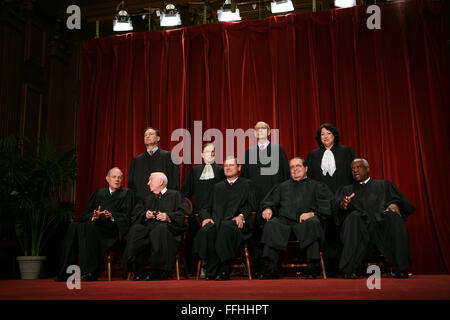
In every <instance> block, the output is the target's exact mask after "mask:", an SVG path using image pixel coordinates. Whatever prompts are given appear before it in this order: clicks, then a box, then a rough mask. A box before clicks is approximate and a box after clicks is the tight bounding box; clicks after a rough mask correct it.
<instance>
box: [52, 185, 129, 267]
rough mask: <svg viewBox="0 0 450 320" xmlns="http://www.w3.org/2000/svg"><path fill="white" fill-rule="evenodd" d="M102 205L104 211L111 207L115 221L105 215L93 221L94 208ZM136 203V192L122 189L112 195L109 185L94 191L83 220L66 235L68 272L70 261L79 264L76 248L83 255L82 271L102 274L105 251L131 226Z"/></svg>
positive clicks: (64, 250) (64, 252)
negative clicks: (134, 193) (100, 272)
mask: <svg viewBox="0 0 450 320" xmlns="http://www.w3.org/2000/svg"><path fill="white" fill-rule="evenodd" d="M99 206H101V211H103V210H108V211H109V212H110V213H111V214H112V216H113V218H114V221H112V220H109V219H107V218H106V217H105V216H104V215H101V216H100V218H99V219H98V220H96V221H92V217H93V214H94V210H97V209H98V207H99ZM133 206H134V195H133V191H132V190H130V189H127V188H120V189H118V190H116V191H115V192H114V193H113V194H112V195H111V194H110V192H109V188H104V189H100V190H97V191H95V192H93V193H92V194H91V196H90V198H89V200H88V203H87V205H86V207H85V209H84V211H83V213H82V214H81V216H80V219H79V221H80V222H73V223H71V224H70V225H69V228H68V230H67V232H66V234H65V236H64V240H63V248H62V257H61V270H60V274H61V275H62V274H65V272H66V268H67V266H68V265H70V264H76V252H75V250H74V249H75V247H78V250H79V254H80V267H81V273H82V274H83V275H84V274H87V273H92V274H94V275H98V273H99V271H100V267H101V266H102V264H103V256H104V254H105V251H106V250H107V249H109V248H111V247H112V246H113V245H114V244H115V243H116V242H117V240H118V239H119V232H120V233H121V234H122V235H123V236H124V235H126V234H127V232H128V229H129V227H130V217H131V211H132V210H133Z"/></svg>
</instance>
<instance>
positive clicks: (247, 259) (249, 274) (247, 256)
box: [244, 244, 252, 280]
mask: <svg viewBox="0 0 450 320" xmlns="http://www.w3.org/2000/svg"><path fill="white" fill-rule="evenodd" d="M244 251H245V263H246V265H247V271H248V280H252V269H251V265H250V254H249V253H248V247H247V244H245V246H244Z"/></svg>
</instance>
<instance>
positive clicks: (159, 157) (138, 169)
mask: <svg viewBox="0 0 450 320" xmlns="http://www.w3.org/2000/svg"><path fill="white" fill-rule="evenodd" d="M160 138H161V137H160V132H159V130H157V129H154V128H151V127H149V128H146V129H145V131H144V143H145V146H146V148H147V151H146V152H144V153H141V154H140V155H138V156H137V157H136V158H134V159H133V160H132V161H131V164H130V169H129V171H128V187H129V188H130V189H132V190H134V192H135V195H136V200H137V202H139V201H141V200H143V199H145V197H146V196H148V195H149V194H150V190H149V188H148V186H147V182H148V177H149V176H150V174H151V173H152V172H163V173H164V174H165V175H166V177H167V179H169V184H168V185H167V188H168V189H174V190H179V189H180V168H179V166H178V165H176V164H175V163H174V162H173V161H172V153H171V152H170V151H166V150H163V149H161V148H159V147H158V143H159V140H160Z"/></svg>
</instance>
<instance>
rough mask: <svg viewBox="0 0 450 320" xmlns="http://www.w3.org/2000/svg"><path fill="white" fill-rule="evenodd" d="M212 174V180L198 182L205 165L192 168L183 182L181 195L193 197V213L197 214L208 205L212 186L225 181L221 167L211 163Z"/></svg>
mask: <svg viewBox="0 0 450 320" xmlns="http://www.w3.org/2000/svg"><path fill="white" fill-rule="evenodd" d="M211 167H212V169H213V172H214V179H209V180H200V176H201V175H202V172H203V169H204V168H205V164H202V165H199V166H195V167H192V168H191V169H190V170H189V171H188V173H187V175H186V178H185V179H184V181H183V184H182V186H181V193H183V195H184V196H185V197H186V198H190V197H192V196H194V201H193V209H192V212H193V213H198V212H199V211H200V209H201V208H203V207H204V206H206V205H208V201H209V196H210V194H211V192H212V190H213V187H214V184H216V183H217V182H220V181H222V180H223V179H225V174H224V172H223V167H221V166H219V165H217V164H215V163H213V164H212V165H211Z"/></svg>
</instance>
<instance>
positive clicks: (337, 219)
mask: <svg viewBox="0 0 450 320" xmlns="http://www.w3.org/2000/svg"><path fill="white" fill-rule="evenodd" d="M351 194H352V192H351V190H348V188H346V187H340V188H339V189H337V190H336V193H335V194H334V197H333V200H332V202H331V211H332V217H333V220H334V223H335V224H336V225H337V226H339V225H340V224H341V223H342V222H343V221H344V219H345V217H346V214H347V211H348V210H349V209H351V208H353V204H352V202H350V204H349V205H348V206H347V210H344V209H342V208H341V201H342V200H344V197H345V196H349V195H351Z"/></svg>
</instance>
